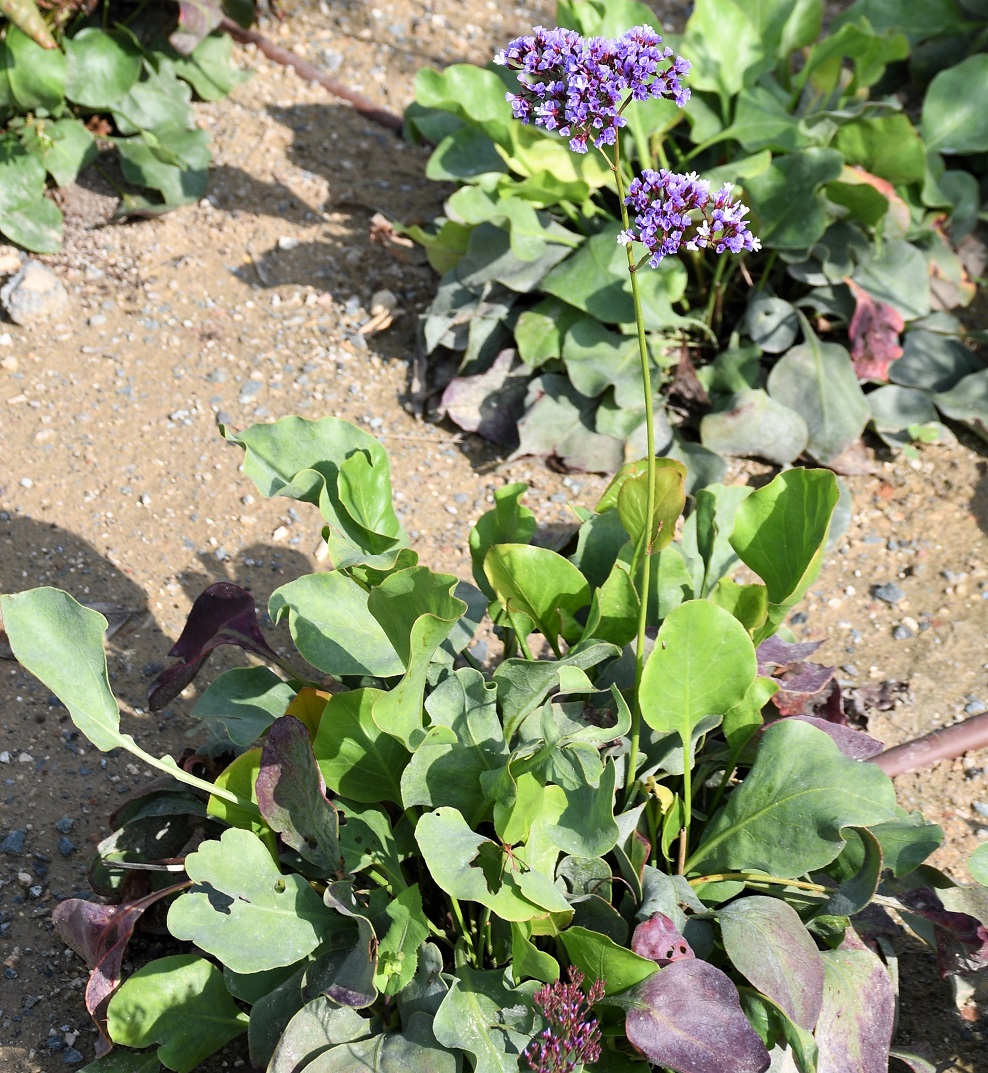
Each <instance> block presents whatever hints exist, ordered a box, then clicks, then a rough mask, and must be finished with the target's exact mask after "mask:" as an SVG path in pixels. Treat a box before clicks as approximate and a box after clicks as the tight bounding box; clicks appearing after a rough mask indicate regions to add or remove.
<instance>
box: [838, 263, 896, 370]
mask: <svg viewBox="0 0 988 1073" xmlns="http://www.w3.org/2000/svg"><path fill="white" fill-rule="evenodd" d="M846 282H847V285H848V286H849V287H850V288H851V294H853V295H854V302H855V307H854V315H853V316H852V317H851V323H850V325H849V326H848V330H847V334H848V336H849V337H850V340H851V361H852V362H853V363H854V371H855V373H857V376H858V379H859V380H880V381H882V383H886V382H887V381H888V378H889V366H890V365H891V364H892V362H893V361H897V360H898V359H899V358H901V357H902V346H901V344H900V343H899V334H900V333H901V332H902V330H903V328H905V326H906V322H905V321H904V320H903V317H902V314H901V313H900V312H899V311H898V310H897V309H896V308H895V307H894V306H890V305H888V303H886V302H879V301H876V300H875V299H874V298H872V296H871V295H870V294H869V293H868V292H867V291H866V290H864V288H862V287H859V286H858V284H857V283H855V282H854V280H853V279H848V280H846Z"/></svg>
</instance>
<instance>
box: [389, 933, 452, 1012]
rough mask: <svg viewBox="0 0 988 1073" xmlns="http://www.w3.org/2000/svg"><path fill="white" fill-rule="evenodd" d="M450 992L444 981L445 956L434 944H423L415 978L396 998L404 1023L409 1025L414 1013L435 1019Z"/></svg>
mask: <svg viewBox="0 0 988 1073" xmlns="http://www.w3.org/2000/svg"><path fill="white" fill-rule="evenodd" d="M448 991H449V987H448V986H447V984H446V980H444V979H443V956H442V954H441V953H440V952H439V948H438V947H437V946H436V944H435V943H432V942H427V943H423V944H422V946H421V948H420V949H419V960H418V967H417V968H416V969H415V975H414V977H413V978H412V980H411V981H410V982H409V983H408V984H406V985H405V987H403V988H402V989H401V991H399V992H398V994H397V996H396V998H397V1001H398V1010H399V1012H400V1013H401V1019H402V1023H403V1024H408V1019H409V1017H410V1016H411V1015H412V1014H413V1013H425V1014H428V1015H429V1016H430V1017H435V1015H436V1013H437V1012H438V1010H439V1007H440V1005H441V1004H442V1001H443V998H444V997H445V996H446V994H447V992H448Z"/></svg>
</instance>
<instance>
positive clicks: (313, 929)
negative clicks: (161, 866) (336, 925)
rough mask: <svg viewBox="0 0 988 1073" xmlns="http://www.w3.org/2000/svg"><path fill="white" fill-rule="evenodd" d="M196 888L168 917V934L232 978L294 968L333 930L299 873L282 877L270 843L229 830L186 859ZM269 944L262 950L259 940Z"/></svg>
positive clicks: (330, 919) (181, 898)
mask: <svg viewBox="0 0 988 1073" xmlns="http://www.w3.org/2000/svg"><path fill="white" fill-rule="evenodd" d="M185 870H186V872H187V873H188V876H189V878H190V879H191V880H192V881H193V883H194V884H195V887H193V888H192V890H190V891H188V892H187V893H185V894H182V895H180V896H179V897H178V898H176V899H175V901H174V902H172V904H171V907H170V908H169V910H168V930H169V931H170V932H171V933H172V935H174V936H175V938H177V939H188V940H191V941H192V942H194V943H195V944H196V945H197V946H198V947H200V948H201V949H202V950H205V951H206V952H207V953H209V954H213V955H214V956H215V957H218V958H219V959H220V960H221V961H222V962H223V964H224V965H228V966H229V967H230V968H231V969H232V970H233V971H234V972H240V973H252V972H262V971H263V970H265V969H273V968H276V967H277V966H279V965H291V964H293V963H294V962H296V961H298V960H299V959H301V958H303V957H305V955H306V954H309V953H311V952H312V951H313V950H315V948H316V947H317V946H318V945H319V944H320V942H322V941H323V939H324V938H325V937H326V935H327V934H328V933H329V931H331V930H332V926H333V917H332V915H331V914H330V913H329V911H328V910H327V909H326V908H325V906H324V905H323V903H322V899H321V898H320V897H319V895H318V894H316V892H315V891H314V890H313V889H312V887H310V886H309V884H308V883H307V882H306V880H305V879H303V878H302V877H301V876H300V875H297V874H294V873H292V874H289V875H282V874H281V872H280V871H279V870H278V866H277V865H276V864H275V863H274V861H273V860H272V859H271V854H270V853H269V852H268V850H267V849H266V848H265V846H264V843H263V842H262V841H261V840H260V839H259V838H258V837H257V836H256V835H254V834H251V833H250V832H249V831H242V830H238V829H237V828H230V829H229V830H227V831H224V832H223V835H222V837H221V838H220V839H219V840H215V841H210V842H203V843H202V845H201V846H200V847H199V849H198V850H196V851H195V852H194V853H190V854H189V855H188V856H187V857H186V858H185ZM262 934H263V935H264V936H265V941H264V942H263V943H258V941H257V936H258V935H262Z"/></svg>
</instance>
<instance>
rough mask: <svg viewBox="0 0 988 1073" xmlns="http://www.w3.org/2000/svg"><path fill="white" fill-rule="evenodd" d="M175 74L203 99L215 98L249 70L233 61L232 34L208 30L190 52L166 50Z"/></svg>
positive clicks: (245, 76) (227, 91) (240, 81)
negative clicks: (242, 69)
mask: <svg viewBox="0 0 988 1073" xmlns="http://www.w3.org/2000/svg"><path fill="white" fill-rule="evenodd" d="M166 54H167V55H168V58H169V59H170V60H171V63H172V66H173V67H174V68H175V74H177V75H178V77H179V78H181V79H182V80H183V81H185V82H188V83H189V84H190V85H191V86H192V88H193V89H194V90H195V91H196V94H197V95H198V96H199V97H201V98H202V100H204V101H218V100H221V99H222V98H223V97H225V96H227V94H228V93H229V92H230V91H231V90H232V89H233V88H234V87H235V86H239V85H240V84H241V83H242V82H246V81H248V79H250V78H251V72H250V71H240V70H238V69H237V68H236V67H235V66H234V63H233V59H232V57H233V38H232V37H231V36H230V35H229V34H227V33H212V34H210V35H209V36H208V37H204V38H203V39H202V40H201V41H200V42H199V44H198V45H197V46H196V48H195V51H194V52H193V53H192V55H191V56H181V55H179V54H178V53H174V54H173V50H171V49H169V50H168V52H167V53H166Z"/></svg>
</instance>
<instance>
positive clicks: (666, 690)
mask: <svg viewBox="0 0 988 1073" xmlns="http://www.w3.org/2000/svg"><path fill="white" fill-rule="evenodd" d="M712 667H716V668H717V673H716V674H712V673H711V668H712ZM756 674H757V661H756V659H755V649H754V646H753V645H752V643H751V638H750V637H749V636H748V634H747V632H746V630H745V628H744V626H742V625H741V623H740V622H738V620H737V619H736V618H735V617H734V616H733V615H732V614H730V612H728V611H724V610H723V609H722V608H720V607H716V606H715V605H714V604H712V603H710V602H709V601H706V600H690V601H688V602H687V603H684V604H680V606H679V607H677V608H675V609H674V610H672V611H670V613H669V615H668V617H667V618H666V619H665V621H664V622H663V623H662V627H661V628H660V630H659V635H658V638H657V639H656V643H655V647H654V648H653V649H652V652H651V654H650V655H649V657H648V660H647V662H646V663H645V669H644V672H643V673H642V681H641V690H640V703H641V710H642V716H643V717H644V719H645V721H646V723H648V725H649V726H650V727H652V729H653V730H656V731H658V732H659V733H660V734H671V733H676V734H678V735H679V740H680V742H681V743H682V744H683V745H684V746H685V745H688V744H689V742H690V741H691V739H692V735H693V730H694V728H695V727H696V726H697V724H698V723H699V722H700V720H701V719H703V718H704V716H708V715H719V716H723V715H724V714H725V713H726V712H728V711H729V710H730V709H731V708H733V707H734V706H735V705H736V704H738V703H740V702H741V701H742V700H743V699H744V696H745V694H746V692H747V691H748V689H749V687H750V686H751V684H752V683H753V682H754V680H755V676H756Z"/></svg>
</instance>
